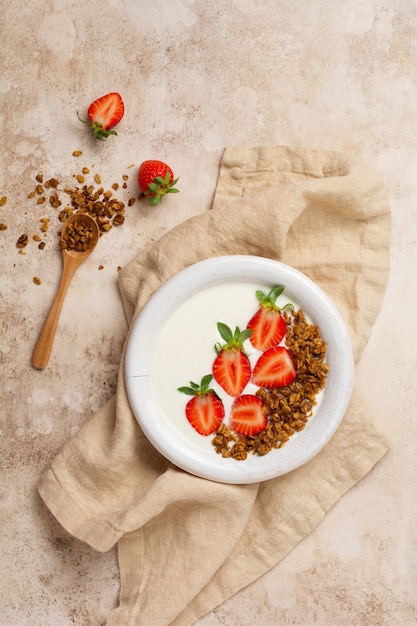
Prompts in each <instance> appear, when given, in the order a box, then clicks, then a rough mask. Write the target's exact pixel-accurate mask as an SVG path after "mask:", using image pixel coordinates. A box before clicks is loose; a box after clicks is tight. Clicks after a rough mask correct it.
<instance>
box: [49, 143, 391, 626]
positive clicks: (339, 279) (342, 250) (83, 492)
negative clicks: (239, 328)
mask: <svg viewBox="0 0 417 626" xmlns="http://www.w3.org/2000/svg"><path fill="white" fill-rule="evenodd" d="M389 237H390V211H389V205H388V202H387V199H386V194H385V191H384V187H383V184H382V181H381V180H380V178H379V176H378V175H377V174H376V173H375V172H374V171H373V169H372V168H371V167H369V166H368V165H367V164H366V163H364V162H363V161H362V160H361V159H360V158H357V157H356V156H354V155H350V154H343V153H339V152H328V151H319V150H304V149H298V148H288V147H281V146H275V147H274V146H272V147H259V148H248V147H243V148H229V149H226V150H225V152H224V155H223V159H222V162H221V166H220V171H219V177H218V181H217V188H216V193H215V197H214V201H213V208H212V210H210V211H207V212H205V213H202V214H201V215H198V216H196V217H193V218H191V219H189V220H187V221H185V222H184V223H183V224H180V225H179V226H177V227H176V228H174V229H173V230H172V231H170V232H168V233H167V234H166V235H164V236H163V237H162V238H161V239H160V240H159V241H157V242H156V243H154V244H152V246H150V247H148V248H147V249H145V250H143V251H141V252H139V253H138V254H137V255H136V257H135V258H134V259H133V260H132V261H131V262H130V264H129V265H128V266H127V267H126V268H124V269H123V270H122V271H121V272H120V276H119V281H120V293H121V297H122V301H123V305H124V310H125V314H126V318H127V320H128V322H129V324H131V323H132V322H133V320H134V319H135V317H136V316H137V315H138V314H139V313H140V311H141V309H142V307H143V306H144V304H145V303H146V302H147V300H148V299H149V297H151V295H152V294H153V293H154V292H155V291H156V289H158V287H159V286H160V285H161V284H163V283H164V282H165V281H166V280H167V279H168V278H170V277H171V276H173V275H174V274H175V273H177V272H178V271H180V270H181V269H183V268H185V267H187V266H189V265H191V264H192V263H195V262H198V261H200V260H203V259H206V258H209V257H214V256H221V255H229V254H249V255H256V256H264V257H269V258H272V259H276V260H280V261H283V262H284V263H287V264H288V265H292V266H293V267H296V268H297V269H299V270H300V271H302V272H304V273H305V274H307V275H308V276H309V277H310V278H311V279H312V280H314V281H315V282H316V283H317V284H318V285H319V286H320V287H321V288H322V289H323V290H324V291H325V292H326V293H327V295H328V296H329V297H330V298H331V299H332V300H333V302H334V304H335V305H336V307H337V308H338V309H339V312H340V313H341V315H342V317H343V319H344V321H345V323H346V325H347V327H348V330H349V333H350V337H351V341H352V346H353V351H354V356H355V362H356V363H357V362H358V361H359V359H360V356H361V354H362V352H363V349H364V347H365V345H366V343H367V341H368V339H369V336H370V332H371V328H372V325H373V324H374V321H375V319H376V316H377V315H378V312H379V309H380V307H381V303H382V299H383V295H384V291H385V286H386V283H387V279H388V273H389ZM167 260H169V262H167ZM388 446H389V444H388V442H387V440H386V438H385V436H384V434H383V433H381V432H380V430H379V427H378V424H377V419H376V416H374V415H373V414H372V408H371V407H368V406H367V404H366V401H365V400H364V398H362V397H361V395H360V394H359V393H358V392H357V390H355V391H354V394H353V396H352V401H351V403H350V406H349V408H348V410H347V412H346V415H345V417H344V419H343V421H342V424H341V426H340V428H339V429H338V431H337V432H336V434H335V435H334V436H333V438H332V440H331V441H330V442H329V443H328V444H327V446H326V447H325V448H324V449H323V450H322V451H321V452H320V453H319V454H318V455H317V456H316V457H315V458H314V459H312V460H311V461H310V462H309V463H307V464H305V465H304V466H302V467H300V468H298V469H297V470H294V471H293V472H291V473H290V474H287V475H285V476H281V477H279V478H276V479H273V480H271V481H268V482H266V483H263V484H261V485H225V484H220V483H215V482H211V481H207V480H204V479H201V478H198V477H196V476H192V475H190V474H187V473H186V472H183V471H181V470H179V469H177V468H175V467H174V466H173V465H172V464H171V463H170V462H168V461H167V460H166V459H164V458H163V457H162V456H161V455H160V454H159V453H158V452H157V451H156V450H155V449H154V448H153V446H152V445H151V444H150V443H149V441H148V440H147V439H146V437H145V436H144V434H143V433H142V431H141V429H140V428H139V426H138V424H137V422H136V420H135V418H134V416H133V414H132V411H131V409H130V406H129V402H128V398H127V394H126V389H125V383H124V353H123V355H122V360H121V364H120V371H119V378H118V387H117V393H116V396H115V397H114V398H112V399H111V400H110V401H109V402H108V403H107V404H106V405H105V406H104V407H103V409H102V410H101V411H100V412H99V413H98V414H97V415H96V416H94V417H93V418H92V419H91V420H90V421H89V422H87V423H86V425H85V426H84V427H83V429H82V430H81V431H80V432H79V433H78V434H77V435H76V436H75V437H73V438H72V439H71V440H70V441H69V442H68V443H67V444H66V445H65V446H64V448H63V449H62V450H61V452H60V453H59V454H58V455H57V456H56V457H55V459H53V460H52V462H51V464H50V467H49V468H48V469H47V470H46V471H45V473H44V474H43V476H42V477H41V479H40V482H39V493H40V495H41V497H42V498H43V500H44V502H45V504H46V505H47V506H48V507H49V509H50V510H51V511H52V513H53V514H54V515H55V517H56V518H57V519H58V521H60V523H61V524H62V525H63V526H64V527H65V528H66V529H67V531H68V532H70V533H71V534H73V535H74V536H75V537H78V538H79V539H80V540H82V541H85V542H87V543H88V544H89V545H91V546H93V547H94V548H95V549H97V550H101V551H105V550H108V549H109V548H110V547H111V546H113V545H114V544H115V543H117V542H118V553H119V567H120V580H121V591H120V605H119V607H118V608H117V609H115V610H114V611H113V612H112V614H111V615H110V617H109V621H108V624H109V625H110V626H139V625H140V626H148V625H149V624H152V626H168V625H169V624H171V625H172V626H189V625H190V624H192V623H193V622H194V621H195V620H196V619H197V618H198V617H200V616H201V615H203V614H204V613H206V612H207V611H209V610H211V609H212V608H214V607H215V606H217V605H218V604H220V603H221V602H223V601H224V600H225V599H227V598H228V597H230V595H232V594H234V593H236V592H237V591H238V590H239V589H242V587H244V586H245V585H247V584H249V583H250V582H252V581H253V580H255V579H256V578H258V577H259V576H261V575H262V574H263V573H265V572H266V571H268V569H270V568H271V567H274V566H275V565H276V564H277V563H279V561H280V560H281V559H282V558H284V556H285V555H286V554H288V552H289V551H290V550H291V549H292V548H293V547H294V546H295V545H296V544H297V543H298V542H299V541H300V540H302V538H303V537H305V536H306V535H307V534H308V533H309V532H311V531H312V530H313V529H314V528H315V526H316V525H317V524H318V523H319V522H320V520H321V519H323V516H324V515H325V514H326V512H327V511H328V510H329V508H331V507H332V506H333V505H334V504H335V503H336V502H337V500H338V499H339V498H340V497H341V496H342V495H343V494H344V493H346V491H347V490H349V489H350V488H351V487H353V485H355V483H356V482H357V481H358V480H360V479H361V478H362V477H363V476H365V474H366V473H367V472H369V471H370V470H371V469H372V467H373V466H374V465H375V463H376V462H378V460H379V459H380V458H382V456H383V455H384V454H385V452H386V450H387V449H388ZM172 581H175V584H172Z"/></svg>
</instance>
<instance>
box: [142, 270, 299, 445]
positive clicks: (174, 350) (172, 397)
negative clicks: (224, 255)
mask: <svg viewBox="0 0 417 626" xmlns="http://www.w3.org/2000/svg"><path fill="white" fill-rule="evenodd" d="M271 287H272V286H268V285H260V284H259V283H251V282H233V283H222V284H216V285H213V286H210V287H207V288H206V289H203V290H202V291H200V292H198V293H196V294H194V295H193V296H191V297H190V298H188V299H187V300H186V301H185V302H183V303H181V304H180V305H179V306H178V307H177V308H176V309H175V310H174V311H173V313H171V315H170V316H169V317H168V319H167V320H166V322H165V323H164V324H163V326H162V328H161V331H160V333H159V336H158V338H157V341H156V346H155V351H154V355H153V362H152V367H151V378H152V380H153V384H154V387H155V391H156V394H157V396H158V399H159V402H160V404H161V407H162V409H163V410H164V412H165V413H166V415H167V416H169V418H170V420H171V421H172V422H173V424H174V425H175V426H176V427H177V428H178V430H179V431H180V432H181V433H182V434H183V435H185V436H186V437H187V438H189V439H191V440H193V441H194V442H195V443H198V445H203V446H204V447H206V446H207V447H210V448H212V446H211V439H212V436H208V437H204V436H202V435H199V434H198V433H197V432H196V431H195V430H194V429H193V428H192V426H191V425H190V424H189V423H188V421H187V418H186V416H185V406H186V404H187V402H188V401H189V400H190V398H191V396H186V395H185V394H183V393H181V392H179V391H178V387H184V386H189V384H190V381H193V382H195V383H197V384H200V381H201V379H202V377H203V376H205V375H206V374H211V373H212V366H213V362H214V359H215V358H216V351H215V348H214V346H215V344H216V343H217V342H220V343H222V344H223V343H224V341H223V339H222V338H221V336H220V334H219V332H218V330H217V323H218V322H223V323H224V324H227V325H228V326H229V327H230V328H231V330H232V332H234V330H235V328H236V326H239V328H240V330H243V329H245V328H246V326H247V324H248V322H249V320H250V319H251V317H252V316H253V315H254V314H255V313H256V311H257V309H258V308H259V301H258V299H257V297H256V291H257V290H261V291H263V292H264V293H268V292H269V291H270V290H271ZM288 303H291V304H293V305H294V306H295V303H294V302H293V301H291V300H290V299H289V298H288V297H287V296H286V295H285V291H284V293H283V294H281V295H280V296H279V297H278V299H277V304H278V306H279V307H283V306H284V305H285V304H288ZM296 308H298V307H296ZM244 348H245V350H246V352H247V354H248V356H249V360H250V362H251V365H252V367H253V366H254V364H255V363H256V361H257V359H258V358H259V355H260V354H261V353H260V352H259V351H258V350H255V349H254V348H253V347H252V344H251V343H250V341H249V340H247V341H246V342H245V344H244ZM211 387H212V388H213V389H214V390H215V391H216V392H217V393H218V395H219V397H220V398H221V399H222V401H223V404H224V408H225V413H226V417H225V422H226V423H227V422H228V416H229V413H230V408H231V405H232V403H233V401H234V399H233V398H231V397H230V396H228V395H227V393H226V392H225V391H224V390H223V389H222V388H221V387H220V386H219V385H218V384H217V383H216V381H215V380H214V378H213V380H212V383H211ZM257 389H258V388H257V387H256V386H255V385H253V384H252V383H248V385H247V386H246V387H245V389H244V390H243V393H255V392H256V390H257Z"/></svg>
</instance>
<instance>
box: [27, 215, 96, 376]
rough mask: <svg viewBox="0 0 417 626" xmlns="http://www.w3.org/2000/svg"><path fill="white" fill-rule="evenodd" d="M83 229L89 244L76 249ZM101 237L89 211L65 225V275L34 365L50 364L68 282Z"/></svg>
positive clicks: (63, 271) (45, 327)
mask: <svg viewBox="0 0 417 626" xmlns="http://www.w3.org/2000/svg"><path fill="white" fill-rule="evenodd" d="M82 230H84V231H85V232H86V234H87V236H88V237H89V242H88V247H87V248H86V249H85V250H77V249H76V248H75V247H74V248H72V247H71V246H73V245H74V239H77V238H78V236H79V234H80V231H82ZM74 235H75V237H74ZM99 237H100V231H99V228H98V225H97V222H96V221H95V219H94V218H92V217H90V216H89V215H87V214H86V213H74V214H73V215H71V216H70V217H69V218H68V219H67V220H66V221H65V222H64V224H63V226H62V232H61V247H62V246H67V247H66V248H65V247H63V248H62V259H63V263H64V265H63V270H62V277H61V282H60V285H59V288H58V292H57V294H56V296H55V300H54V303H53V305H52V307H51V310H50V311H49V315H48V317H47V318H46V322H45V324H44V327H43V329H42V332H41V334H40V336H39V339H38V343H37V344H36V346H35V349H34V351H33V355H32V365H33V367H36V368H37V369H40V370H42V369H43V368H44V367H46V366H47V365H48V361H49V357H50V354H51V350H52V344H53V342H54V337H55V332H56V328H57V325H58V320H59V315H60V313H61V308H62V304H63V302H64V298H65V294H66V292H67V289H68V285H69V284H70V282H71V279H72V277H73V276H74V274H75V272H76V271H77V269H78V268H79V266H80V265H81V263H83V262H84V261H85V260H86V258H87V257H88V256H90V254H91V253H92V251H93V249H94V248H95V246H96V244H97V242H98V239H99Z"/></svg>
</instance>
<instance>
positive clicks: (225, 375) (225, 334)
mask: <svg viewBox="0 0 417 626" xmlns="http://www.w3.org/2000/svg"><path fill="white" fill-rule="evenodd" d="M217 328H218V330H219V333H220V335H221V337H222V338H223V339H224V341H225V342H226V343H225V344H224V345H223V346H222V345H221V344H220V343H217V344H216V345H215V350H216V352H217V357H216V359H215V361H214V363H213V376H214V378H215V380H216V381H217V382H218V384H219V385H220V387H222V389H224V390H225V391H226V393H228V394H229V396H232V397H236V396H239V395H240V394H241V393H242V391H243V389H244V388H245V387H246V385H247V384H248V382H249V381H250V377H251V366H250V361H249V358H248V355H247V354H246V352H245V351H244V349H243V343H244V342H245V341H246V339H248V338H249V337H250V335H251V333H252V331H251V330H243V331H241V330H240V329H239V327H237V326H236V330H235V332H234V333H232V331H231V329H230V328H229V327H228V326H226V324H223V323H222V322H219V323H218V324H217Z"/></svg>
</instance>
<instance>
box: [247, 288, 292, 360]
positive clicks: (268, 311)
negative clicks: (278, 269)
mask: <svg viewBox="0 0 417 626" xmlns="http://www.w3.org/2000/svg"><path fill="white" fill-rule="evenodd" d="M283 291H284V287H283V286H282V285H278V286H277V287H273V288H272V289H271V291H270V292H269V293H268V294H265V293H263V291H257V292H256V296H257V298H258V300H259V303H260V308H259V309H258V311H257V312H256V313H255V315H254V316H253V317H252V318H251V320H250V321H249V323H248V326H247V328H250V329H251V330H252V331H253V332H252V335H251V337H250V342H251V344H252V345H253V347H254V348H257V349H258V350H262V352H263V351H264V350H267V349H268V348H272V347H273V346H276V345H278V344H279V343H280V341H281V340H282V339H283V337H284V336H285V330H286V326H287V325H286V323H285V320H284V318H283V317H282V315H281V313H280V311H281V309H280V308H279V306H278V305H277V304H276V299H277V298H278V296H279V295H281V293H282V292H283ZM286 306H290V305H286ZM283 308H285V307H283Z"/></svg>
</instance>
